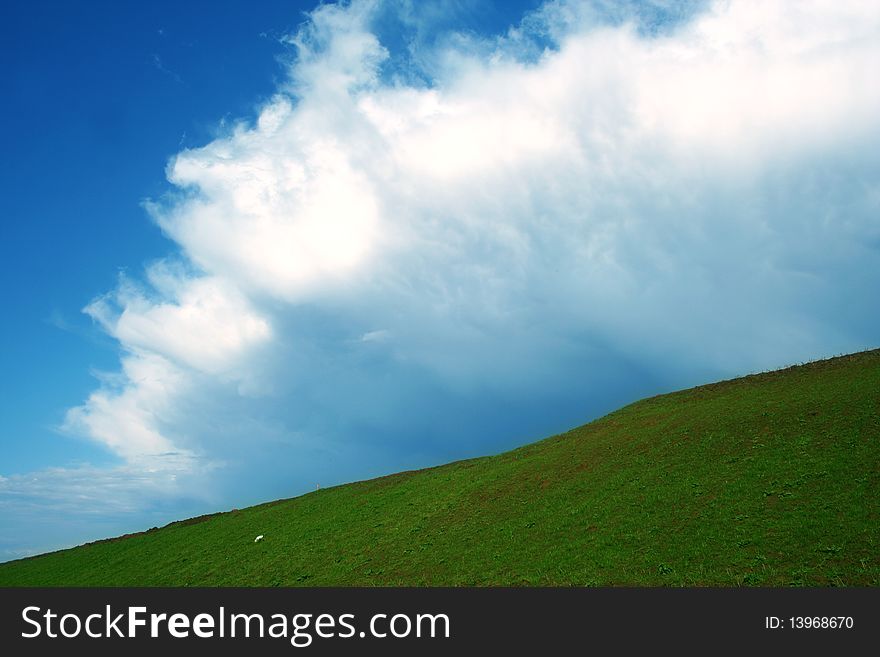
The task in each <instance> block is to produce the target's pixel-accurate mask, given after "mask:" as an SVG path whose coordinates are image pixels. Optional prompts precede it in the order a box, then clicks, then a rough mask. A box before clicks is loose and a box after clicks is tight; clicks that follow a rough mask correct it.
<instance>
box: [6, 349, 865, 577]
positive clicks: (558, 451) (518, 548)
mask: <svg viewBox="0 0 880 657" xmlns="http://www.w3.org/2000/svg"><path fill="white" fill-rule="evenodd" d="M258 534H263V535H264V536H265V539H264V540H263V541H261V542H259V543H254V537H255V536H257V535H258ZM571 584H574V585H674V586H679V585H722V586H738V585H782V586H788V585H793V586H809V585H819V586H826V585H872V586H877V585H880V350H877V351H870V352H863V353H858V354H854V355H850V356H844V357H839V358H834V359H831V360H826V361H820V362H815V363H811V364H808V365H802V366H797V367H792V368H788V369H785V370H780V371H777V372H771V373H766V374H759V375H755V376H748V377H744V378H741V379H735V380H732V381H725V382H721V383H716V384H712V385H708V386H702V387H699V388H694V389H691V390H685V391H681V392H676V393H672V394H668V395H662V396H659V397H654V398H651V399H645V400H642V401H639V402H637V403H634V404H631V405H629V406H627V407H625V408H622V409H620V410H618V411H616V412H614V413H611V414H610V415H607V416H605V417H603V418H601V419H599V420H596V421H595V422H591V423H590V424H587V425H584V426H582V427H579V428H577V429H574V430H572V431H570V432H568V433H565V434H562V435H559V436H554V437H552V438H548V439H546V440H543V441H541V442H538V443H534V444H531V445H527V446H525V447H522V448H520V449H517V450H514V451H511V452H507V453H504V454H500V455H498V456H490V457H485V458H479V459H473V460H469V461H461V462H457V463H450V464H448V465H444V466H441V467H436V468H431V469H427V470H419V471H415V472H404V473H400V474H396V475H392V476H388V477H382V478H380V479H374V480H371V481H364V482H358V483H353V484H348V485H344V486H338V487H335V488H328V489H322V490H319V491H316V492H313V493H309V494H308V495H303V496H301V497H297V498H294V499H289V500H283V501H278V502H272V503H269V504H263V505H260V506H256V507H252V508H249V509H242V510H240V511H232V512H228V513H222V514H217V515H213V516H208V517H204V518H197V519H193V520H190V521H184V522H180V523H174V524H172V525H169V526H167V527H164V528H162V529H158V530H153V531H150V532H145V533H142V534H137V535H133V536H129V537H125V538H122V539H118V540H111V541H105V542H100V543H94V544H89V545H86V546H82V547H78V548H74V549H71V550H65V551H61V552H55V553H52V554H47V555H42V556H39V557H34V558H30V559H24V560H19V561H15V562H10V563H6V564H0V585H4V586H13V585H28V586H33V585H139V586H159V585H162V586H165V585H170V586H183V585H188V586H197V585H207V586H213V585H232V586H275V585H277V586H301V585H305V586H313V585H571Z"/></svg>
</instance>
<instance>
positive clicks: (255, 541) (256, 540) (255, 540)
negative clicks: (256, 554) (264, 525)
mask: <svg viewBox="0 0 880 657" xmlns="http://www.w3.org/2000/svg"><path fill="white" fill-rule="evenodd" d="M262 540H263V535H262V534H260V535H259V536H257V537H256V538H255V539H254V543H259V542H260V541H262Z"/></svg>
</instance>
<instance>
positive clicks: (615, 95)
mask: <svg viewBox="0 0 880 657" xmlns="http://www.w3.org/2000/svg"><path fill="white" fill-rule="evenodd" d="M377 6H379V5H378V4H377V3H375V2H354V3H352V4H351V6H349V7H340V6H338V5H322V6H321V7H319V8H318V9H316V10H315V11H314V12H313V13H312V21H311V23H310V24H309V25H307V26H306V27H305V28H304V29H303V30H302V31H301V32H300V33H299V34H297V35H295V36H293V37H291V38H290V39H289V42H290V43H293V44H296V46H297V48H298V51H299V59H298V60H297V63H294V64H293V65H292V67H291V69H290V79H289V83H288V84H286V85H285V86H284V87H283V88H282V89H280V90H279V94H278V95H277V96H276V97H275V98H273V99H272V100H271V101H270V102H268V103H267V104H266V106H265V107H264V108H263V109H262V111H261V112H260V115H259V117H258V119H257V120H256V122H255V123H254V124H253V125H249V124H246V123H242V124H240V125H238V126H237V127H235V128H234V129H233V130H232V131H231V132H230V134H228V135H226V136H223V137H221V138H218V139H216V140H215V141H213V142H211V143H210V144H207V145H206V146H204V147H202V148H198V149H192V150H186V151H184V152H182V153H180V154H179V155H178V156H177V157H176V158H174V159H173V160H172V162H171V163H170V164H169V168H168V178H169V180H170V181H171V182H172V183H173V184H174V185H176V186H177V187H179V188H181V193H180V194H179V195H178V196H177V197H174V198H172V199H170V200H166V201H163V202H161V203H154V204H152V205H151V206H150V211H151V213H152V214H153V216H154V217H155V218H156V220H157V222H158V223H159V225H160V226H161V227H162V229H163V230H164V231H165V232H166V234H167V235H168V236H169V237H171V238H172V239H173V240H174V241H175V242H176V243H177V244H178V245H179V246H180V249H181V254H182V256H183V258H184V260H185V261H186V263H187V264H186V267H183V266H172V265H171V264H168V263H161V264H158V265H154V266H152V267H151V268H149V270H148V273H147V282H148V285H147V286H146V287H138V286H137V285H135V284H133V283H131V282H129V281H123V282H122V283H121V284H120V286H119V288H118V289H117V290H116V291H115V292H114V293H113V294H111V295H109V296H108V297H106V298H102V299H99V300H97V301H96V302H95V303H93V304H91V305H90V306H89V307H88V308H87V312H88V313H89V314H90V315H91V316H92V317H94V318H95V319H96V320H97V321H99V322H100V323H101V324H102V325H103V326H104V328H105V329H106V330H107V331H108V333H109V334H110V335H112V336H113V337H115V338H116V339H117V340H119V342H120V345H121V347H122V349H123V358H122V366H123V371H122V373H121V377H120V378H121V381H120V382H118V383H117V384H116V385H115V386H104V387H102V388H101V389H99V390H98V391H96V392H95V393H94V394H93V395H92V396H91V397H90V398H89V399H88V400H87V401H86V403H85V404H84V405H83V406H81V407H79V408H77V409H73V410H72V411H71V412H70V414H69V416H68V423H67V426H68V428H70V429H78V430H79V431H81V432H82V433H85V434H86V435H88V436H90V437H92V438H93V439H95V440H97V441H99V442H101V443H103V444H105V445H106V446H108V447H109V448H110V449H111V450H113V451H114V453H116V454H117V455H119V456H121V457H122V458H123V459H125V461H126V463H128V464H129V465H127V466H126V467H129V466H130V467H134V464H140V463H142V462H145V461H150V462H151V463H153V465H152V466H150V467H153V468H158V470H157V471H158V472H160V473H165V472H166V469H165V468H166V466H161V467H160V466H156V465H155V462H157V461H156V459H158V462H162V459H164V458H166V457H167V458H168V459H170V461H169V462H170V463H172V464H173V465H172V466H170V469H168V470H167V471H172V470H174V471H176V470H177V469H186V468H187V467H192V463H194V462H195V459H196V454H202V453H206V454H209V455H211V454H213V450H216V449H219V447H218V445H219V444H220V442H222V441H218V440H216V439H215V436H214V435H207V434H206V433H205V424H204V421H203V420H200V421H197V420H196V419H195V418H197V417H199V416H201V417H205V416H206V415H208V409H214V411H216V409H217V408H220V407H225V408H235V409H236V411H235V412H236V413H238V414H239V415H240V416H244V415H248V414H252V415H253V417H254V418H259V419H258V420H257V419H255V420H254V421H255V422H257V423H258V424H259V423H262V424H265V425H266V426H270V427H271V429H270V430H267V431H268V433H272V434H273V435H278V434H283V433H285V432H287V433H289V434H290V435H294V434H296V435H300V434H308V439H307V441H310V442H309V444H310V445H313V444H314V443H315V442H317V443H320V442H321V441H322V440H323V441H325V442H326V443H328V444H329V443H332V442H333V441H339V440H342V438H341V436H342V435H343V434H344V433H345V432H348V431H351V432H352V435H358V436H359V437H362V439H363V440H367V439H368V438H366V437H364V436H365V432H364V431H362V429H363V427H365V426H367V427H372V428H374V434H371V435H372V436H373V437H372V438H370V439H371V440H380V439H381V438H380V437H381V436H383V435H390V434H389V431H390V430H388V427H390V426H394V427H396V428H395V430H396V431H399V433H400V434H401V435H407V436H410V435H415V436H419V435H424V434H425V431H423V430H422V429H424V427H426V426H428V423H429V422H430V421H434V422H435V423H436V422H439V421H441V420H442V421H449V418H448V417H443V418H441V419H440V420H436V419H435V420H428V419H423V418H430V417H435V418H436V416H433V415H431V414H430V413H429V412H428V411H424V408H429V407H430V406H431V405H433V406H436V407H437V408H441V407H442V406H441V402H442V395H447V396H448V398H450V399H451V398H453V397H455V398H456V399H457V398H458V397H461V398H464V399H470V400H471V402H473V404H477V403H479V404H481V405H484V406H487V407H488V406H490V405H491V400H492V399H496V400H501V401H498V403H499V404H502V403H505V404H508V407H517V408H518V407H521V405H522V404H521V402H522V401H523V400H528V399H530V398H534V397H535V395H536V394H538V393H539V392H540V393H541V394H544V395H547V396H549V397H551V398H552V397H553V396H554V395H565V394H571V390H572V388H573V387H575V388H576V386H578V385H579V386H584V387H585V388H586V389H584V391H583V393H582V397H583V398H585V399H586V398H592V397H597V398H599V397H601V395H602V394H603V387H602V384H601V382H602V381H603V377H605V376H606V374H608V373H609V372H611V371H617V370H615V369H614V368H625V367H630V366H632V364H633V363H636V364H638V366H639V368H641V370H640V371H643V372H647V373H649V374H651V375H653V376H656V377H659V378H660V379H661V380H664V381H671V382H673V383H674V384H675V385H682V384H686V383H691V382H695V379H698V378H699V377H701V376H704V375H705V373H707V372H712V373H718V374H735V373H739V372H744V371H748V370H750V369H757V368H765V367H772V366H776V365H782V364H785V363H788V362H791V361H794V360H799V359H805V358H809V357H815V356H817V355H822V354H830V353H833V352H836V351H843V350H848V349H854V348H860V347H864V346H869V343H871V342H872V341H876V339H877V333H876V329H875V328H874V327H875V326H876V322H875V320H876V319H878V317H877V312H876V311H875V310H873V309H871V308H869V307H866V306H864V304H861V305H859V303H857V301H863V300H864V299H863V295H864V294H866V291H867V290H871V289H876V285H877V284H878V283H880V266H878V260H877V258H878V245H880V227H878V224H877V219H876V218H877V216H878V209H880V187H878V185H877V182H876V180H877V176H876V174H877V171H878V166H880V162H878V156H877V153H878V152H880V149H877V148H876V144H877V142H878V136H880V120H878V118H877V117H880V87H878V85H876V84H875V83H874V80H873V78H874V77H875V76H876V70H877V68H878V64H880V8H878V6H877V5H876V3H870V2H841V1H839V0H838V1H834V2H830V1H818V0H817V1H815V2H811V3H809V5H808V6H807V5H806V4H801V3H798V4H797V5H793V4H792V3H786V2H776V1H770V0H768V1H765V2H747V1H731V2H719V3H717V4H716V5H714V6H713V7H712V8H711V9H710V10H708V11H706V12H704V13H703V14H701V15H699V16H697V17H695V18H694V19H693V20H691V21H689V22H686V23H684V24H682V25H679V26H677V27H675V28H670V29H668V30H664V31H662V32H660V33H659V34H657V35H654V36H646V35H645V34H643V33H642V32H641V31H640V30H638V29H636V27H634V26H633V25H632V24H630V23H623V24H615V25H603V24H601V23H599V22H597V18H596V16H597V15H598V14H597V11H596V10H595V8H594V7H593V5H590V4H583V5H580V4H578V3H574V2H553V3H549V4H547V5H546V6H545V7H544V8H543V9H542V10H540V11H539V12H537V13H535V14H533V15H532V16H530V17H529V18H528V19H527V20H525V21H524V22H523V25H522V26H520V27H519V28H518V29H516V30H512V31H511V32H510V33H509V34H508V35H507V36H506V37H504V38H499V39H493V40H486V41H480V40H479V39H476V38H474V37H470V38H462V39H454V38H451V39H446V40H443V41H441V42H440V43H441V44H444V45H441V46H439V47H438V48H439V51H438V52H434V53H431V54H430V56H424V53H422V55H423V56H424V57H423V60H424V61H429V60H430V61H431V62H432V66H433V68H432V69H431V71H432V73H433V75H434V77H433V79H432V80H431V84H430V85H423V86H417V85H416V86H413V85H408V84H406V83H404V82H402V81H401V80H400V79H399V78H394V76H390V77H389V76H388V75H387V74H386V72H385V71H384V70H383V66H386V65H388V62H389V61H391V60H390V59H389V53H388V52H387V51H386V50H385V48H384V47H383V46H382V44H380V43H379V41H378V39H377V37H376V36H375V35H374V34H373V32H372V27H371V21H372V20H373V19H374V16H375V12H376V8H377ZM585 7H586V9H584V8H585ZM410 10H412V8H411V7H410ZM538 37H540V39H547V38H549V39H551V41H552V40H555V43H554V44H553V46H554V47H553V48H552V49H547V50H545V51H543V54H541V55H540V56H538V57H536V58H525V59H524V58H523V53H534V52H535V47H534V44H532V45H531V46H528V44H527V43H526V42H528V41H529V39H533V38H534V39H536V40H537V39H538ZM535 42H536V43H537V41H535ZM389 80H390V81H389ZM846 298H849V299H853V300H855V301H856V302H853V303H846V302H845V301H842V299H846ZM376 327H382V328H381V329H377V328H376ZM392 337H393V339H391V338H392ZM367 351H368V352H369V353H367ZM608 375H609V376H610V374H608ZM629 385H630V389H631V390H637V389H638V390H640V389H641V388H639V387H638V385H637V384H636V383H632V382H631V383H630V384H629ZM589 386H592V387H589ZM242 394H246V395H249V397H248V398H247V399H244V398H243V397H242V396H241V395H242ZM419 394H423V396H424V398H418V399H416V397H415V396H416V395H419ZM469 395H470V396H469ZM399 399H406V400H407V401H406V404H408V406H407V407H406V408H403V407H402V405H403V403H404V402H400V401H398V400H399ZM511 399H516V400H519V401H518V402H517V404H510V403H509V402H510V400H511ZM236 404H238V405H236ZM419 404H422V405H423V406H419ZM412 408H416V409H417V410H416V411H412V410H411V409H412ZM184 409H185V410H184ZM418 409H422V410H421V411H420V410H418ZM214 411H212V412H214ZM422 411H424V412H422ZM420 412H421V415H420V414H419V413H420ZM447 416H448V414H447ZM399 418H409V419H406V420H404V419H399ZM581 419H583V418H581ZM407 421H409V422H411V425H408V427H406V426H404V427H403V428H400V427H401V426H402V424H405V423H406V422H407ZM199 422H202V423H201V424H199ZM400 423H402V424H400ZM169 427H171V430H170V431H169ZM414 428H415V429H414ZM212 431H213V430H212ZM298 432H299V433H298ZM258 433H259V432H258V431H256V432H255V434H258ZM478 438H479V437H478V436H472V437H470V438H468V440H470V439H473V440H477V439H478ZM251 439H252V438H250V437H248V438H245V440H251ZM389 440H390V438H389ZM412 440H418V438H413V439H412ZM182 446H183V447H182ZM413 449H416V448H415V447H414V448H413ZM425 449H428V448H427V447H426V448H425ZM431 449H434V452H432V453H433V454H435V455H436V454H444V455H446V454H447V452H445V451H443V450H442V449H440V448H436V447H432V448H431ZM162 454H164V455H166V457H161V458H160V456H159V455H162ZM315 458H317V457H315ZM187 463H189V464H190V465H186V464H187ZM164 476H165V475H164V474H162V477H164ZM157 481H165V480H164V479H162V478H161V477H160V478H159V479H157ZM4 483H5V482H4Z"/></svg>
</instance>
